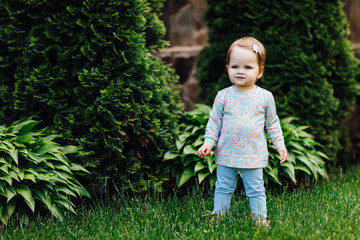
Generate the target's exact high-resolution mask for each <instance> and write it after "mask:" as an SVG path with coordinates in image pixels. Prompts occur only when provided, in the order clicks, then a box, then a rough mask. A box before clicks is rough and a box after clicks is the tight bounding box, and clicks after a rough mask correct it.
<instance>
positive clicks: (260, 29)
mask: <svg viewBox="0 0 360 240" xmlns="http://www.w3.org/2000/svg"><path fill="white" fill-rule="evenodd" d="M342 6H343V5H342V3H341V1H340V0H326V1H315V0H305V1H296V0H292V1H283V0H281V1H267V0H251V1H250V0H244V1H239V0H222V1H208V9H207V12H206V13H205V20H206V21H207V23H208V26H209V30H210V31H209V41H208V42H209V45H208V46H207V47H205V48H204V49H203V50H202V51H201V53H200V56H199V61H198V71H197V72H198V80H199V84H200V87H201V89H202V98H203V99H205V100H206V102H207V103H208V104H212V101H213V99H214V98H215V95H216V93H217V92H218V91H219V90H220V89H222V88H225V87H227V86H229V85H230V84H231V83H230V81H229V80H228V76H227V73H226V69H225V65H226V54H227V50H228V48H229V46H230V45H231V43H232V42H233V41H234V40H236V39H238V38H241V37H244V36H253V37H255V38H257V39H259V40H260V41H261V42H262V43H263V44H264V46H265V48H266V50H267V59H266V63H265V72H264V76H263V77H262V79H261V80H260V81H259V82H258V84H259V85H260V86H262V87H264V88H265V89H268V90H270V91H271V92H272V93H273V94H274V96H275V99H276V103H277V109H278V114H279V116H280V117H281V118H284V117H287V116H295V117H297V118H299V120H300V122H301V124H303V125H306V126H309V129H308V131H309V132H310V133H311V134H312V135H314V136H315V138H316V141H318V142H320V143H321V144H323V145H325V146H326V147H325V149H324V151H325V152H326V154H327V155H328V156H329V158H330V160H336V159H341V156H342V153H344V152H346V151H347V150H348V145H349V141H348V134H347V131H348V130H347V129H346V127H345V126H344V123H343V120H344V119H345V118H346V117H348V116H349V114H350V112H351V110H352V107H353V104H354V101H355V99H356V96H357V94H358V93H359V87H358V84H357V82H356V80H355V74H356V68H358V61H357V60H356V59H355V58H354V55H353V52H352V46H351V45H350V43H349V42H348V40H347V36H348V23H347V20H346V16H345V14H344V12H343V10H342Z"/></svg>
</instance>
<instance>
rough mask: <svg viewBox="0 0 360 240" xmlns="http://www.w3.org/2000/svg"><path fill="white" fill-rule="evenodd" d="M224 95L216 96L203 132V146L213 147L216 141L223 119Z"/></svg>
mask: <svg viewBox="0 0 360 240" xmlns="http://www.w3.org/2000/svg"><path fill="white" fill-rule="evenodd" d="M223 98H224V95H223V94H219V93H218V94H217V95H216V98H215V101H214V104H213V108H212V110H211V112H210V117H209V120H208V123H207V125H206V131H205V136H204V138H205V140H204V145H205V144H206V145H209V146H211V148H212V147H214V145H215V143H216V142H217V140H218V137H219V134H220V130H221V126H222V119H223V111H224V99H223Z"/></svg>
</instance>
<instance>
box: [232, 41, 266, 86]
mask: <svg viewBox="0 0 360 240" xmlns="http://www.w3.org/2000/svg"><path fill="white" fill-rule="evenodd" d="M226 69H227V70H228V74H229V78H230V81H231V82H232V83H233V84H234V85H235V89H236V90H237V91H239V92H243V93H244V92H251V91H252V90H253V89H255V83H256V81H257V80H258V79H259V78H260V77H261V76H262V74H263V72H264V68H263V67H259V64H258V62H257V58H256V53H255V52H254V51H252V50H248V49H245V48H242V47H239V46H235V47H234V48H233V50H232V52H231V55H230V60H229V65H226Z"/></svg>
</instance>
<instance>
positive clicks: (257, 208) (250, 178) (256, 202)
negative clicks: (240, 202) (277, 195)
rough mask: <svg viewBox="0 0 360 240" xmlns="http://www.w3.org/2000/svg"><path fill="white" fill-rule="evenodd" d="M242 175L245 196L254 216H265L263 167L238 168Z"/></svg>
mask: <svg viewBox="0 0 360 240" xmlns="http://www.w3.org/2000/svg"><path fill="white" fill-rule="evenodd" d="M239 171H240V173H241V175H242V181H243V183H244V187H245V192H246V196H248V198H249V202H250V209H251V212H252V213H255V214H256V216H255V217H260V218H266V216H267V210H266V195H265V187H264V180H263V169H262V168H255V169H239Z"/></svg>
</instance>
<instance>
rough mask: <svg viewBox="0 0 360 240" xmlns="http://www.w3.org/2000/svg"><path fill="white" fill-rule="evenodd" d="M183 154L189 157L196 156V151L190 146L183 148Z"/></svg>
mask: <svg viewBox="0 0 360 240" xmlns="http://www.w3.org/2000/svg"><path fill="white" fill-rule="evenodd" d="M183 152H184V154H185V155H190V154H192V155H196V156H197V150H196V149H194V147H193V146H191V145H187V146H186V147H184V151H183Z"/></svg>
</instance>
